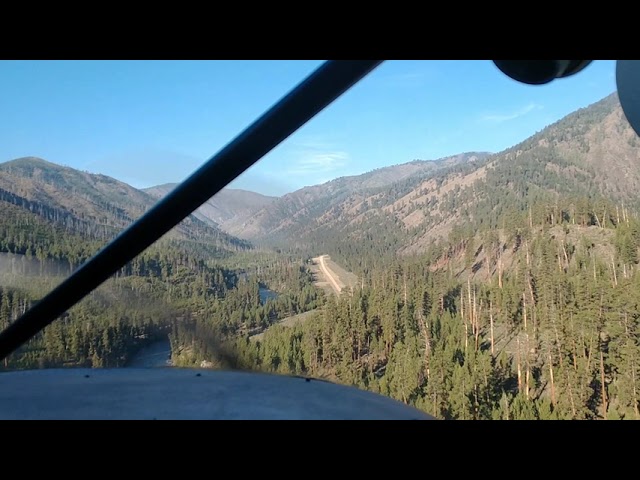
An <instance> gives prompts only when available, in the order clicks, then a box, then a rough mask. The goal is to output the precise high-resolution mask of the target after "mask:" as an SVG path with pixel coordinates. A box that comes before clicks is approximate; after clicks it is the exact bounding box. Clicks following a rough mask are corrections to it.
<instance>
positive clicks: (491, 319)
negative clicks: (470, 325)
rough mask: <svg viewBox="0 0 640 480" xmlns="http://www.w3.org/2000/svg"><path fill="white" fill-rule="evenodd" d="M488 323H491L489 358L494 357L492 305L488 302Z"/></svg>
mask: <svg viewBox="0 0 640 480" xmlns="http://www.w3.org/2000/svg"><path fill="white" fill-rule="evenodd" d="M489 322H491V323H490V324H491V356H492V357H493V356H495V351H494V341H493V303H492V302H491V300H489Z"/></svg>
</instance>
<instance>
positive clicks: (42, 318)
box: [0, 60, 383, 360]
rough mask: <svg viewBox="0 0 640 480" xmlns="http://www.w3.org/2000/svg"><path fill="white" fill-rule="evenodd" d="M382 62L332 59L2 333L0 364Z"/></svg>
mask: <svg viewBox="0 0 640 480" xmlns="http://www.w3.org/2000/svg"><path fill="white" fill-rule="evenodd" d="M382 62H383V60H329V61H327V62H325V63H324V64H322V65H321V66H320V67H319V68H318V69H317V70H315V71H314V72H313V73H311V74H310V75H309V76H308V77H307V78H306V79H304V80H303V81H302V82H300V83H299V84H298V85H297V86H296V87H295V88H294V89H293V90H291V91H290V92H289V93H288V94H287V95H285V96H284V97H283V98H282V99H281V100H280V101H279V102H277V103H276V104H275V105H274V106H273V107H271V108H270V109H269V110H267V111H266V112H265V113H264V114H263V115H262V116H261V117H260V118H258V119H257V120H256V121H255V122H253V123H252V124H251V125H250V126H249V127H247V128H246V129H245V130H244V131H243V132H242V133H240V135H238V136H237V137H236V138H235V139H233V140H232V141H231V142H230V143H229V144H227V146H225V147H224V148H223V149H222V150H220V151H219V152H218V153H217V154H216V155H214V156H213V157H212V158H210V159H209V160H208V161H207V162H206V163H205V164H204V165H202V166H201V167H200V168H199V169H198V170H196V171H195V172H194V173H193V174H192V175H191V176H190V177H189V178H187V179H186V180H185V181H184V182H182V183H181V184H180V185H178V186H177V187H176V188H175V189H174V190H173V191H171V193H169V195H167V196H166V197H164V198H163V199H162V200H160V201H159V202H158V203H157V204H156V205H154V206H153V207H152V208H151V209H150V210H149V211H148V212H146V213H145V214H144V215H143V216H142V217H140V218H139V219H138V220H136V221H135V222H133V223H132V224H131V225H130V226H129V227H128V228H127V229H126V230H124V231H123V232H122V233H120V234H119V235H118V236H117V237H116V238H115V239H114V240H112V241H111V242H110V243H109V244H107V245H106V246H105V247H103V248H102V249H101V250H100V251H99V252H98V253H96V254H95V255H94V256H93V257H92V258H91V259H89V260H88V261H87V262H86V263H85V264H83V265H82V266H81V267H80V268H79V269H78V270H76V271H75V272H73V273H72V274H71V275H70V276H69V277H68V278H67V279H66V280H65V281H64V282H62V283H61V284H60V285H59V286H57V287H56V288H55V289H53V290H52V291H51V292H50V293H49V294H48V295H47V296H45V297H44V298H43V299H42V300H40V301H39V302H37V303H36V304H35V305H34V306H33V307H32V308H31V309H29V310H28V311H27V312H25V314H24V315H22V316H21V317H20V318H18V319H17V320H16V321H15V322H13V323H11V324H10V325H9V326H8V327H7V328H6V329H5V330H4V331H3V332H1V333H0V360H2V359H4V358H6V357H7V356H8V355H10V354H11V353H12V352H13V351H15V350H16V349H17V348H19V347H20V346H21V345H22V344H24V343H25V342H27V341H28V340H29V339H30V338H32V337H33V336H34V335H36V334H37V333H38V332H39V331H41V330H42V329H43V328H45V327H46V326H47V325H49V324H50V323H52V322H53V321H54V320H55V319H56V318H58V317H59V316H60V315H62V314H63V313H64V312H65V311H67V310H68V309H69V308H71V307H73V306H74V305H75V304H76V303H78V302H79V301H80V300H82V299H83V298H84V297H85V296H86V295H88V294H89V293H91V292H92V291H93V290H94V289H95V288H97V287H98V286H100V285H101V284H102V283H103V282H105V281H106V280H107V279H108V278H109V277H111V276H112V275H113V274H115V273H116V272H117V271H118V270H119V269H120V268H122V267H123V266H125V265H126V264H127V262H130V261H131V260H133V259H134V258H135V257H136V256H137V255H139V254H140V253H142V252H143V251H144V250H145V249H147V248H148V247H149V246H150V245H151V244H153V243H154V242H155V241H156V240H158V239H159V238H160V237H162V236H163V235H164V234H165V233H167V232H168V231H169V230H171V229H172V228H173V227H175V226H176V225H177V224H178V223H180V222H181V221H182V220H184V219H185V218H186V217H187V216H189V214H191V213H192V212H193V211H195V210H196V209H197V208H198V207H200V206H201V205H202V204H203V203H205V202H206V201H207V200H209V199H210V198H211V197H212V196H214V195H215V194H216V193H218V192H219V191H220V190H222V189H223V188H224V187H225V186H226V185H228V184H229V183H230V182H231V181H233V180H234V179H235V178H237V177H238V176H239V175H240V174H242V173H243V172H244V171H245V170H247V169H248V168H249V167H251V166H252V165H253V164H254V163H256V162H257V161H258V160H260V159H261V158H262V157H264V156H265V155H266V154H267V153H269V152H270V151H271V150H273V149H274V148H275V147H276V146H277V145H279V144H280V143H281V142H282V141H284V140H285V139H286V138H287V137H289V136H290V135H291V134H292V133H294V132H295V131H296V130H298V129H299V128H300V127H301V126H302V125H304V124H305V123H307V122H308V121H309V120H310V119H311V118H313V117H314V116H315V115H316V114H318V113H319V112H321V111H322V110H324V109H325V108H326V107H327V106H329V105H330V104H331V103H332V102H333V101H334V100H336V99H337V98H338V97H340V96H341V95H342V94H343V93H344V92H346V91H347V90H349V89H350V88H351V87H352V86H353V85H354V84H356V83H358V82H359V81H360V80H361V79H362V78H364V77H365V76H366V75H367V74H369V73H370V72H371V71H372V70H373V69H374V68H376V67H377V66H378V65H380V64H381V63H382Z"/></svg>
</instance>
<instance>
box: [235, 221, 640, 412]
mask: <svg viewBox="0 0 640 480" xmlns="http://www.w3.org/2000/svg"><path fill="white" fill-rule="evenodd" d="M545 218H548V217H545ZM600 222H602V221H601V220H600ZM579 223H580V222H576V225H573V222H572V221H571V218H568V219H566V218H565V227H566V231H565V232H564V234H562V235H561V234H559V233H558V230H556V229H554V230H551V231H550V230H549V229H547V230H544V229H542V230H541V229H540V228H541V227H542V225H535V224H534V228H533V229H530V230H529V229H527V228H526V226H525V227H523V229H522V230H519V231H518V232H517V234H516V235H515V236H514V237H513V238H510V239H509V241H508V242H507V240H506V238H507V237H506V235H505V234H504V233H503V232H500V234H496V232H494V234H495V236H494V244H493V245H490V244H489V243H488V239H489V238H490V237H488V236H487V237H482V241H479V240H477V241H478V243H476V246H477V248H476V249H475V252H474V253H473V254H472V257H473V258H475V255H476V253H477V252H478V250H480V251H482V249H491V250H493V252H492V253H491V259H492V260H490V262H491V263H492V268H491V272H492V275H491V278H490V279H489V280H488V281H472V280H471V276H468V277H467V280H466V281H465V280H464V276H462V277H460V276H458V273H459V272H458V271H454V270H451V269H449V270H447V269H443V270H444V271H443V270H438V271H431V269H430V265H429V263H427V262H425V260H424V258H423V257H411V258H409V257H407V258H405V259H402V260H397V259H396V261H395V265H391V266H389V267H385V268H384V269H380V270H376V271H372V272H371V273H370V275H369V276H368V280H367V282H365V287H364V288H363V289H360V290H358V291H356V292H355V293H354V294H353V296H342V297H340V298H339V299H337V300H336V301H335V302H329V303H328V304H327V305H326V306H325V308H324V309H323V310H322V312H321V313H319V314H318V315H317V316H316V317H315V318H312V319H309V320H308V321H307V322H305V323H304V324H302V325H298V326H296V327H294V328H284V327H273V328H272V329H270V330H269V331H267V332H266V333H265V335H264V337H263V339H262V341H260V342H258V343H254V342H249V341H244V342H240V344H239V345H238V349H237V352H238V353H237V355H238V358H237V359H236V362H237V364H238V365H251V366H253V367H255V368H259V369H262V370H267V371H275V372H281V373H296V374H305V375H312V376H320V377H326V378H329V379H335V380H338V381H340V382H344V383H347V384H353V385H357V386H360V387H362V388H367V389H370V390H373V391H376V392H381V393H383V394H386V395H390V396H392V397H394V398H397V399H399V400H401V401H404V402H406V403H409V404H413V405H415V406H417V407H419V408H422V409H424V410H425V411H427V412H429V413H431V414H433V415H436V416H438V417H440V418H456V419H463V418H464V419H472V418H473V419H488V418H504V419H552V418H577V419H580V418H585V419H586V418H626V419H629V418H633V419H640V414H639V412H638V408H639V405H640V404H639V401H640V396H639V392H638V388H639V387H640V385H638V372H639V371H640V343H639V342H640V340H639V334H640V313H639V311H640V310H639V309H638V306H639V305H640V293H638V292H640V275H639V274H638V268H637V257H635V258H634V257H633V255H637V252H638V249H639V248H640V242H639V238H640V237H639V235H638V233H637V232H638V229H639V228H640V223H639V222H638V221H637V220H636V219H634V218H631V217H628V218H627V220H625V221H621V222H620V223H619V224H617V225H615V226H614V225H612V224H611V222H609V223H605V224H604V225H606V227H605V226H603V224H602V223H601V227H600V228H598V227H596V230H595V232H599V231H600V230H606V231H608V232H609V236H608V237H607V238H609V239H610V240H611V243H609V244H607V243H606V242H603V240H602V239H600V243H594V241H593V237H592V236H591V235H592V234H593V233H594V230H593V228H594V227H593V226H592V227H591V228H589V227H587V226H584V227H583V226H582V225H579ZM478 238H479V237H476V239H478ZM570 239H576V240H573V241H572V240H570ZM606 252H609V253H608V254H607V253H606ZM507 255H509V256H512V257H513V259H512V263H511V266H510V268H509V269H508V270H501V269H500V268H499V266H500V265H499V264H500V261H501V256H504V257H506V256H507ZM458 256H459V257H460V256H464V253H460V254H459V255H458ZM473 258H472V259H473ZM450 261H451V262H454V258H453V257H452V258H451V259H450ZM461 263H462V268H463V269H464V261H462V262H461Z"/></svg>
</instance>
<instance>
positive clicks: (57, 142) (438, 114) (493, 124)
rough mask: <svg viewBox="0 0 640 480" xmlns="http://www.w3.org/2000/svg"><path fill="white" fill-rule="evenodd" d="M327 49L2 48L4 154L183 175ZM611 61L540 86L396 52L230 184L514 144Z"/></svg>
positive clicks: (330, 174) (589, 86) (567, 107)
mask: <svg viewBox="0 0 640 480" xmlns="http://www.w3.org/2000/svg"><path fill="white" fill-rule="evenodd" d="M321 63H322V62H321V61H308V60H279V61H266V60H264V61H249V60H242V61H211V60H209V61H180V60H179V61H0V111H1V112H2V115H0V162H3V161H7V160H12V159H14V158H18V157H23V156H38V157H41V158H44V159H45V160H49V161H51V162H55V163H59V164H63V165H68V166H71V167H74V168H78V169H81V170H86V171H90V172H95V173H103V174H106V175H110V176H112V177H115V178H117V179H119V180H122V181H125V182H127V183H130V184H131V185H133V186H135V187H139V188H142V187H148V186H152V185H157V184H161V183H167V182H179V181H181V180H183V179H184V178H186V177H187V176H188V175H189V174H190V173H191V172H192V171H193V170H194V169H196V168H197V167H198V166H199V165H200V164H202V163H203V162H204V161H205V160H207V159H208V158H210V157H211V156H212V155H213V154H215V153H216V152H217V151H218V150H219V149H220V148H222V147H223V146H224V145H225V144H226V143H228V142H229V141H230V140H231V139H232V138H233V137H234V136H235V135H237V134H238V133H239V132H240V131H241V130H242V129H243V128H244V127H246V126H247V125H249V124H250V123H251V122H252V121H253V120H254V119H255V118H256V117H257V116H258V115H260V114H261V113H263V112H264V111H265V110H266V109H267V108H268V107H270V106H271V105H272V104H273V103H274V102H276V101H277V100H278V99H279V98H280V97H281V96H282V95H284V94H285V93H287V91H288V90H289V89H290V88H292V87H293V86H294V85H295V84H297V83H298V82H299V81H300V80H301V79H302V78H304V76H306V75H307V74H309V73H310V72H311V71H313V70H314V69H315V68H316V67H317V66H319V65H320V64H321ZM614 72H615V62H614V61H612V60H598V61H594V62H593V63H592V64H591V65H590V66H589V67H587V68H586V69H585V70H584V71H583V72H581V73H580V74H578V75H576V76H574V77H570V78H567V79H563V80H558V81H555V82H553V83H552V84H550V85H545V86H527V85H521V84H518V83H516V82H514V81H512V80H510V79H509V78H507V77H505V76H504V75H503V74H502V73H501V72H500V71H499V70H498V69H497V68H496V67H495V66H494V65H493V63H492V62H491V61H488V60H469V61H461V60H441V61H434V60H389V61H387V62H385V63H383V64H382V65H381V66H380V67H378V68H377V69H376V70H374V71H373V72H372V73H371V74H370V75H369V76H368V77H366V78H365V79H364V80H362V81H361V82H360V83H359V84H357V85H356V86H355V87H353V88H352V89H351V90H350V91H348V92H347V93H346V94H345V95H344V96H343V97H341V98H339V99H338V100H337V101H336V102H335V103H334V104H332V105H331V106H330V107H328V108H327V109H326V110H325V111H323V112H321V113H320V114H319V115H318V116H316V117H315V118H314V119H312V120H311V121H310V122H309V123H308V124H307V125H305V126H304V127H302V128H301V129H300V130H298V132H296V133H295V134H294V135H292V136H291V137H289V139H287V140H286V141H285V142H284V143H283V144H281V145H280V146H279V147H278V148H276V149H275V150H274V151H272V152H271V153H270V154H269V155H268V156H266V157H265V158H263V159H262V160H261V161H260V162H259V163H258V164H256V165H255V166H254V167H252V168H251V169H250V170H249V171H247V172H246V173H245V174H244V175H242V177H240V178H239V179H238V180H236V181H235V182H234V184H233V186H234V187H236V188H245V189H249V190H254V191H258V192H261V193H264V194H270V195H281V194H284V193H286V192H289V191H293V190H295V189H298V188H301V187H303V186H305V185H313V184H317V183H323V182H325V181H328V180H331V179H333V178H336V177H340V176H344V175H354V174H359V173H364V172H366V171H369V170H372V169H374V168H379V167H383V166H387V165H394V164H398V163H405V162H409V161H411V160H414V159H423V160H433V159H437V158H441V157H444V156H447V155H454V154H456V153H460V152H467V151H473V150H475V151H491V152H497V151H500V150H503V149H505V148H508V147H510V146H512V145H514V144H516V143H518V142H520V141H522V140H524V139H526V138H527V137H528V136H530V135H532V134H534V133H536V132H537V131H539V130H541V129H542V128H544V127H545V126H546V125H548V124H550V123H553V122H555V121H556V120H559V119H560V118H562V117H563V116H565V115H567V114H568V113H571V112H572V111H574V110H576V109H578V108H581V107H585V106H587V105H589V104H591V103H594V102H596V101H598V100H600V99H601V98H603V97H605V96H606V95H608V94H610V93H612V92H613V91H615V78H614Z"/></svg>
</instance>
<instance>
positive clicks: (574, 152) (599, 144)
mask: <svg viewBox="0 0 640 480" xmlns="http://www.w3.org/2000/svg"><path fill="white" fill-rule="evenodd" d="M639 147H640V141H639V140H638V139H637V137H636V135H635V134H634V132H633V131H632V129H631V128H630V127H629V125H628V123H627V121H626V119H625V118H624V116H623V113H622V110H621V108H620V105H619V102H618V99H617V95H615V94H612V95H610V96H608V97H606V98H605V99H603V100H601V101H599V102H597V103H595V104H593V105H591V106H589V107H587V108H583V109H580V110H578V111H577V112H574V113H572V114H570V115H568V116H567V117H565V118H563V119H562V120H560V121H558V122H556V123H554V124H553V125H550V126H549V127H547V128H545V129H544V130H542V131H541V132H539V133H537V134H536V135H534V136H532V137H530V138H529V139H527V140H525V141H524V142H522V143H520V144H518V145H516V146H514V147H512V148H510V149H508V150H505V151H503V152H500V153H496V154H489V153H486V152H470V153H462V154H459V155H455V156H452V157H447V158H443V159H439V160H435V161H412V162H409V163H405V164H400V165H395V166H391V167H385V168H380V169H377V170H374V171H371V172H368V173H365V174H363V175H357V176H351V177H342V178H338V179H335V180H332V181H330V182H327V183H324V184H322V185H315V186H311V187H305V188H302V189H300V190H297V191H295V192H292V193H289V194H287V195H284V196H282V197H279V198H276V197H269V196H265V195H260V194H258V193H255V192H249V191H245V190H237V189H223V190H222V191H221V192H220V193H219V194H218V195H216V196H215V197H213V198H212V199H211V200H209V201H208V202H207V203H206V204H204V205H203V206H202V207H201V208H200V209H199V210H198V211H197V212H196V213H195V214H194V215H192V216H190V217H189V219H188V220H186V221H185V222H183V223H182V224H181V225H180V227H179V228H178V229H176V231H175V232H174V233H173V235H177V236H178V237H184V238H191V239H194V238H198V239H201V240H202V239H206V238H215V239H217V240H216V241H218V242H222V243H225V244H228V245H240V244H246V242H245V241H243V240H239V238H242V239H245V240H249V241H252V242H258V243H265V244H273V245H284V246H297V247H304V248H308V249H310V250H316V251H317V252H320V250H322V249H323V248H325V247H326V246H327V245H329V244H330V243H331V242H337V241H344V242H358V241H360V240H362V239H363V238H368V237H376V238H382V237H384V241H383V243H384V245H386V248H390V249H393V250H397V251H417V250H420V249H421V248H423V247H424V246H426V245H428V244H429V243H430V242H432V241H434V240H435V239H438V238H443V237H446V236H447V235H448V234H449V232H451V230H452V229H453V228H454V227H455V226H456V225H460V224H465V223H469V222H471V221H473V220H474V219H479V218H483V219H484V218H486V221H489V222H490V221H497V220H496V219H497V218H498V217H499V216H500V215H501V214H502V212H504V211H506V210H507V209H510V208H526V205H529V204H530V203H531V202H532V201H534V200H536V199H541V198H543V197H544V198H546V199H548V198H552V197H553V196H554V195H555V196H556V197H557V196H580V195H585V196H589V197H594V196H601V197H603V198H607V199H609V200H611V201H614V202H619V203H620V204H623V203H624V204H626V205H628V206H633V205H637V204H638V195H637V192H638V191H639V189H640V168H639V167H640V148H639ZM175 185H176V184H165V185H159V186H156V187H151V188H147V189H144V190H138V189H135V188H133V187H131V186H129V185H127V184H125V183H123V182H120V181H117V180H115V179H113V178H110V177H107V176H105V175H96V174H89V173H85V172H80V171H78V170H74V169H72V168H68V167H62V166H59V165H55V164H53V163H50V162H47V161H45V160H42V159H38V158H33V157H27V158H21V159H17V160H13V161H9V162H6V163H2V164H0V201H1V202H8V203H11V204H13V205H16V206H19V207H21V208H24V209H26V210H28V211H29V212H31V213H32V214H36V215H41V216H42V215H44V216H47V218H49V219H52V218H58V220H57V221H63V222H69V221H73V222H76V223H77V224H78V225H81V224H87V225H93V226H96V225H99V226H101V227H103V228H104V229H111V230H113V231H117V230H119V229H122V228H123V227H125V226H127V225H128V224H130V223H131V222H132V221H133V220H134V219H135V218H138V217H139V216H140V215H141V214H142V213H143V212H145V211H146V210H147V209H148V208H149V207H150V206H151V205H153V204H154V203H155V202H156V201H157V199H158V198H161V197H162V196H164V195H166V194H167V193H168V192H169V191H171V189H173V188H174V187H175ZM47 212H48V213H47ZM51 212H58V213H56V214H53V213H51ZM79 228H80V227H79Z"/></svg>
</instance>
